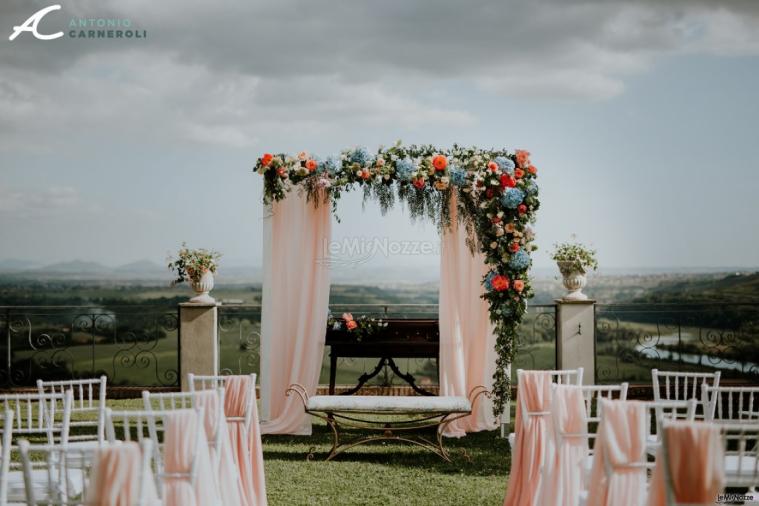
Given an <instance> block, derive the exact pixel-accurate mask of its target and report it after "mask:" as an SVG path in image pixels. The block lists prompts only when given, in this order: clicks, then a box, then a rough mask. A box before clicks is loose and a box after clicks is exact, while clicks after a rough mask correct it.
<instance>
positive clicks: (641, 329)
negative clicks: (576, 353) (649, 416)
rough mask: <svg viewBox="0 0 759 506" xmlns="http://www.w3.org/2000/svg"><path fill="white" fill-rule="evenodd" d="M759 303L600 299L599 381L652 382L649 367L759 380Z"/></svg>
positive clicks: (598, 332) (598, 331) (597, 331)
mask: <svg viewBox="0 0 759 506" xmlns="http://www.w3.org/2000/svg"><path fill="white" fill-rule="evenodd" d="M758 345H759V303H725V304H723V303H719V304H717V303H715V304H613V305H607V304H598V305H596V381H597V382H599V383H611V382H620V381H630V382H641V383H649V382H650V381H651V369H652V368H658V369H663V370H677V371H721V372H722V377H723V378H726V379H736V380H746V381H752V382H756V381H757V380H759V346H758Z"/></svg>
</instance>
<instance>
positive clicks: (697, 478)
mask: <svg viewBox="0 0 759 506" xmlns="http://www.w3.org/2000/svg"><path fill="white" fill-rule="evenodd" d="M665 445H666V455H665V454H664V452H665ZM668 484H669V487H668V486H667V485H668ZM724 486H725V453H724V448H723V446H722V439H721V437H720V430H719V427H718V426H716V425H712V424H707V423H704V422H671V423H669V424H667V425H666V426H665V427H664V436H663V439H662V446H661V447H660V448H659V451H658V453H657V455H656V467H655V468H654V474H653V477H652V478H651V489H650V491H649V495H648V506H665V505H667V504H671V503H672V502H674V501H677V502H678V503H680V504H712V503H714V501H715V500H716V498H717V494H719V493H721V492H722V489H723V488H724ZM668 499H669V500H668ZM672 500H674V501H672Z"/></svg>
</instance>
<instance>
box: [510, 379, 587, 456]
mask: <svg viewBox="0 0 759 506" xmlns="http://www.w3.org/2000/svg"><path fill="white" fill-rule="evenodd" d="M524 372H525V370H524V369H517V382H519V381H520V380H521V377H522V375H523V374H524ZM540 372H541V373H544V374H547V375H550V376H551V383H555V384H557V385H582V375H583V368H582V367H578V368H577V369H549V370H545V371H540ZM517 402H519V403H520V404H521V407H522V413H524V414H525V416H526V417H528V418H529V417H533V416H549V415H550V414H551V412H550V411H539V412H531V411H529V410H528V409H527V405H526V404H525V400H524V399H520V398H519V393H518V391H517ZM508 439H509V447H510V448H511V449H512V450H513V448H514V442H515V441H516V433H514V432H512V433H510V434H509V437H508Z"/></svg>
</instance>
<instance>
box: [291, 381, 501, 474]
mask: <svg viewBox="0 0 759 506" xmlns="http://www.w3.org/2000/svg"><path fill="white" fill-rule="evenodd" d="M292 393H296V394H298V396H299V397H300V399H301V401H302V402H303V408H304V410H305V412H306V413H308V414H310V415H312V416H315V417H318V418H321V419H322V420H324V421H325V422H326V423H327V425H328V426H329V428H330V429H331V430H332V448H331V450H330V452H329V454H328V455H327V458H326V459H325V460H332V459H333V458H335V457H336V456H337V455H339V454H341V453H342V452H344V451H345V450H348V449H350V448H353V447H354V446H358V445H361V444H365V443H370V442H372V441H404V442H407V443H411V444H415V445H417V446H420V447H422V448H424V449H426V450H428V451H431V452H432V453H434V454H435V455H437V456H439V457H440V458H442V459H443V460H445V461H447V462H451V459H450V454H449V453H448V451H447V450H446V449H445V448H444V447H443V432H445V429H446V427H447V426H448V425H449V424H450V423H451V422H453V421H455V420H458V419H460V418H463V417H465V416H469V415H470V414H472V411H473V409H474V406H475V403H476V402H477V400H478V399H479V398H480V396H482V395H485V396H486V397H490V392H488V391H487V389H486V388H485V387H484V386H477V387H474V388H473V389H472V390H471V391H470V392H469V395H468V396H467V399H465V401H468V403H469V409H468V410H458V409H456V410H420V409H408V410H389V409H388V410H383V409H374V410H370V409H367V410H362V409H351V408H345V409H341V408H329V407H328V406H327V407H317V408H314V407H313V406H312V407H309V404H310V402H309V401H310V400H312V399H317V398H318V397H329V396H315V397H312V398H310V397H309V395H308V393H307V392H306V389H305V388H303V386H302V385H298V384H293V385H290V388H288V389H287V392H286V394H287V395H288V396H289V395H290V394H292ZM335 397H342V398H344V399H350V396H335ZM389 398H391V399H392V398H393V397H389ZM377 399H382V396H377ZM396 399H397V398H396ZM414 399H416V397H414ZM418 399H419V402H421V403H424V401H429V400H433V399H435V397H424V396H419V397H418ZM460 399H463V397H461V398H460ZM460 399H459V400H460ZM361 415H369V416H378V417H385V419H379V420H378V419H372V418H362V417H361ZM392 417H403V418H402V419H400V420H394V419H392ZM341 428H351V429H360V430H366V431H372V432H378V434H373V435H371V436H363V437H357V438H352V439H350V440H343V439H341ZM432 428H434V430H435V440H434V441H433V440H431V439H430V438H428V437H424V436H423V435H422V434H418V433H419V432H422V431H424V430H425V429H432ZM314 450H315V447H312V448H310V449H309V453H308V455H307V456H306V458H307V459H308V460H313V459H314Z"/></svg>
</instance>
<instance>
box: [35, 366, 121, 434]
mask: <svg viewBox="0 0 759 506" xmlns="http://www.w3.org/2000/svg"><path fill="white" fill-rule="evenodd" d="M106 383H107V378H106V377H105V376H101V377H100V378H92V379H78V380H64V381H42V380H37V390H38V392H39V393H40V394H45V393H61V394H62V393H64V392H66V391H67V390H71V392H72V394H73V399H72V405H71V417H72V420H71V422H70V428H71V429H72V430H73V431H75V432H79V430H80V429H82V430H83V432H84V433H81V434H70V435H69V443H70V445H71V444H75V443H73V442H74V441H77V442H82V443H76V444H90V445H91V444H92V442H96V443H97V442H102V441H103V440H104V437H105V433H104V424H105V420H104V417H105V407H106V404H105V401H106ZM93 418H94V419H93ZM92 429H94V430H92ZM88 431H89V433H87V432H88ZM93 432H94V433H93Z"/></svg>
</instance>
